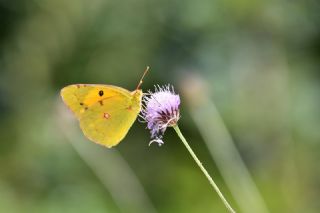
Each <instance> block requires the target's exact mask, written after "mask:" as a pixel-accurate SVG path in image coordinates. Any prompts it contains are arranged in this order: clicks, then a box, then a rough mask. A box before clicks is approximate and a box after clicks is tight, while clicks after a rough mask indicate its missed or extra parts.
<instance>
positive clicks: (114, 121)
mask: <svg viewBox="0 0 320 213" xmlns="http://www.w3.org/2000/svg"><path fill="white" fill-rule="evenodd" d="M148 70H149V67H147V68H146V70H145V71H144V73H143V75H142V78H141V80H140V81H139V84H138V86H137V88H136V89H135V90H134V91H132V92H130V91H128V90H126V89H124V88H121V87H117V86H113V85H103V84H73V85H69V86H66V87H64V88H63V89H62V90H61V92H60V94H61V97H62V100H63V101H64V103H65V104H66V105H67V106H68V107H69V108H70V109H71V111H72V112H73V113H74V115H75V116H76V117H77V118H78V120H79V122H80V128H81V130H82V132H83V134H84V135H85V136H86V137H87V138H88V139H89V140H91V141H93V142H95V143H97V144H100V145H104V146H106V147H108V148H111V147H113V146H115V145H117V144H118V143H120V141H121V140H122V139H123V138H124V137H125V136H126V134H127V133H128V131H129V129H130V127H131V126H132V124H133V123H134V121H135V120H136V118H137V116H138V114H139V113H140V110H141V105H142V104H141V101H142V96H143V93H142V90H141V89H140V86H141V84H142V80H143V78H144V77H145V75H146V73H147V72H148Z"/></svg>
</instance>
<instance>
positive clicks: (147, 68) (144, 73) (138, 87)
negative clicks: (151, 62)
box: [136, 66, 150, 90]
mask: <svg viewBox="0 0 320 213" xmlns="http://www.w3.org/2000/svg"><path fill="white" fill-rule="evenodd" d="M149 69H150V67H149V66H147V67H146V69H145V70H144V72H143V75H142V77H141V79H140V81H139V84H138V86H137V88H136V90H138V89H140V86H141V84H142V83H143V78H144V77H145V76H146V74H147V73H148V71H149Z"/></svg>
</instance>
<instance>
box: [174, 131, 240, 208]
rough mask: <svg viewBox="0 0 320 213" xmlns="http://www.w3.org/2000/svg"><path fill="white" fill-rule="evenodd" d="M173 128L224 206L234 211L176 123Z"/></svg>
mask: <svg viewBox="0 0 320 213" xmlns="http://www.w3.org/2000/svg"><path fill="white" fill-rule="evenodd" d="M173 128H174V130H175V131H176V133H177V135H178V136H179V138H180V139H181V141H182V143H183V144H184V145H185V147H186V148H187V150H188V151H189V153H190V154H191V156H192V158H193V159H194V161H195V162H196V163H197V164H198V166H199V167H200V169H201V171H202V172H203V174H204V175H205V176H206V177H207V179H208V180H209V182H210V184H211V185H212V187H213V189H214V190H215V191H216V192H217V194H218V195H219V197H220V199H221V200H222V202H223V203H224V205H225V206H226V208H227V209H228V210H229V212H231V213H235V211H234V210H233V209H232V207H231V206H230V204H229V203H228V201H227V200H226V198H225V197H224V196H223V194H222V193H221V191H220V189H219V187H218V186H217V184H216V183H215V182H214V181H213V179H212V177H211V176H210V175H209V173H208V171H207V170H206V169H205V168H204V166H203V165H202V163H201V162H200V160H199V159H198V157H197V156H196V154H195V153H194V152H193V150H192V149H191V147H190V146H189V144H188V142H187V140H186V139H185V138H184V136H183V135H182V133H181V131H180V129H179V127H178V125H175V126H173Z"/></svg>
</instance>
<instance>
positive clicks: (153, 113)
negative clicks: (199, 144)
mask: <svg viewBox="0 0 320 213" xmlns="http://www.w3.org/2000/svg"><path fill="white" fill-rule="evenodd" d="M142 102H143V107H142V110H141V115H140V116H141V117H142V119H143V121H144V122H146V123H147V128H148V129H149V130H150V133H151V139H152V140H151V141H150V143H149V145H150V144H151V143H153V142H156V143H158V144H159V146H161V145H162V144H163V140H162V137H163V134H164V132H165V131H166V129H167V127H173V126H175V125H177V122H178V120H179V119H180V112H179V106H180V96H179V95H177V94H175V92H174V88H173V86H170V85H166V86H163V87H161V86H159V85H157V86H155V92H151V91H149V93H147V94H145V95H144V96H143V100H142Z"/></svg>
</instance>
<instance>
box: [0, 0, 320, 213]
mask: <svg viewBox="0 0 320 213" xmlns="http://www.w3.org/2000/svg"><path fill="white" fill-rule="evenodd" d="M319 9H320V3H319V1H316V0H305V1H285V0H277V1H275V0H273V1H272V0H271V1H259V0H237V1H236V0H214V1H212V0H200V1H192V0H186V1H177V0H174V1H168V0H164V1H155V0H151V1H147V0H134V1H128V0H127V1H126V0H125V1H115V0H91V1H86V0H68V1H64V0H0V23H1V28H0V29H1V30H0V117H1V119H0V137H1V143H0V212H10V213H11V212H13V213H15V212H68V213H69V212H70V213H71V212H159V213H161V212H192V213H193V212H226V209H225V208H224V206H223V204H222V202H221V200H219V198H218V196H217V195H216V193H215V192H214V191H213V190H212V189H211V188H210V185H209V183H208V182H207V180H206V179H205V177H204V176H203V175H202V174H201V172H200V170H199V169H198V168H197V167H196V164H195V163H194V162H193V161H192V159H191V157H190V156H189V155H188V153H187V151H186V150H185V148H184V147H183V145H182V144H181V143H180V141H179V140H178V138H177V136H176V135H175V134H174V131H173V130H172V129H169V130H167V132H166V135H165V138H164V140H165V144H164V145H163V146H162V147H158V146H157V145H152V146H150V147H148V142H149V140H150V135H149V132H148V131H147V130H146V129H145V124H142V123H139V122H136V123H135V124H134V126H133V127H132V129H131V130H130V131H129V134H128V135H127V137H126V138H125V139H124V141H123V142H121V143H120V144H119V145H118V146H117V147H116V148H113V149H111V150H108V149H106V148H103V147H101V146H98V145H95V144H93V143H90V142H87V140H86V139H85V138H84V136H83V135H82V133H81V131H80V129H79V127H78V124H77V123H76V122H75V121H74V119H73V118H72V116H70V113H68V112H65V111H64V110H65V107H64V105H62V101H61V99H60V97H59V91H60V89H61V88H62V87H64V86H66V85H68V84H74V83H102V84H113V85H118V86H121V87H124V88H127V89H129V90H133V89H134V88H135V87H136V85H137V83H138V80H139V78H140V76H141V74H142V72H143V70H144V69H145V67H146V66H147V65H149V66H151V72H150V73H149V74H148V76H147V77H146V79H145V81H144V84H143V85H142V88H143V89H144V91H147V90H149V89H153V85H154V84H160V85H162V84H166V83H170V84H173V85H174V86H175V87H176V91H178V92H179V93H180V95H181V99H182V104H181V115H182V118H181V120H180V128H181V130H182V132H183V133H184V134H185V137H186V138H187V139H188V140H189V142H190V145H191V146H192V147H193V149H194V151H195V152H196V153H197V154H198V157H199V158H200V159H201V160H202V162H203V164H204V165H205V166H206V167H207V169H208V170H209V173H210V174H212V175H213V177H214V179H215V180H216V182H217V184H218V185H219V186H220V188H221V190H222V191H223V193H224V194H225V195H226V197H227V198H228V200H229V201H230V202H231V204H232V206H234V207H235V209H236V210H237V211H238V212H319V210H320V202H319V197H320V167H319V165H318V163H319V162H320V154H319V152H320V96H319V92H320V90H319V89H320V72H319V70H320V66H319V65H320V61H319V59H320V58H319V56H320V13H319ZM200 99H201V100H200ZM201 107H204V108H206V109H208V111H205V110H202V109H203V108H201ZM212 109H216V110H217V112H219V113H218V114H215V115H214V111H210V110H212ZM199 113H207V114H202V115H200V114H199ZM210 113H211V114H210ZM212 113H213V114H212ZM210 115H212V116H211V117H213V119H210V118H211V117H210ZM69 116H70V117H71V118H69ZM201 116H202V117H201ZM215 116H221V119H220V120H219V119H215V118H216V117H215ZM202 124H206V125H202ZM215 128H218V129H215ZM219 129H220V130H219ZM211 130H213V132H217V134H212V137H211V136H210V135H209V134H207V133H210V131H211ZM218 133H219V134H218ZM206 134H207V135H206ZM217 135H220V136H221V137H216V138H215V136H217ZM224 140H226V141H227V142H226V143H228V144H229V148H230V147H233V148H236V149H233V148H231V149H229V148H228V149H224V148H223V144H224V142H223V141H224ZM218 144H220V145H218ZM221 144H222V145H221ZM211 145H213V147H214V148H212V149H210V148H208V147H210V146H211ZM218 148H219V149H218ZM209 150H211V151H209ZM217 150H220V151H219V152H217ZM228 150H233V151H232V152H229V151H228ZM215 151H216V154H214V152H215ZM219 153H223V154H221V156H224V157H222V158H221V156H220V157H219ZM217 154H218V155H217ZM235 154H236V156H237V155H238V154H240V156H241V158H242V160H243V161H241V160H239V159H238V160H230V161H229V160H226V159H233V157H234V156H235ZM240 162H242V164H241V165H242V166H240V167H238V163H240ZM243 165H245V166H243ZM232 168H240V169H239V171H234V169H232ZM246 169H247V170H246ZM223 171H224V172H223ZM246 171H247V172H246ZM233 172H234V173H233ZM240 179H241V180H243V182H242V183H243V185H242V184H241V183H239V184H238V181H239V180H240ZM238 186H239V187H238ZM241 186H242V188H241ZM239 189H241V190H240V192H239ZM247 189H248V190H247ZM249 189H250V190H249ZM237 190H238V192H237ZM242 192H243V197H242V198H241V194H242ZM237 193H238V194H237ZM239 195H240V196H239ZM250 196H251V198H250V199H249V197H250ZM250 202H251V203H253V204H250ZM254 205H256V206H255V207H254Z"/></svg>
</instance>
